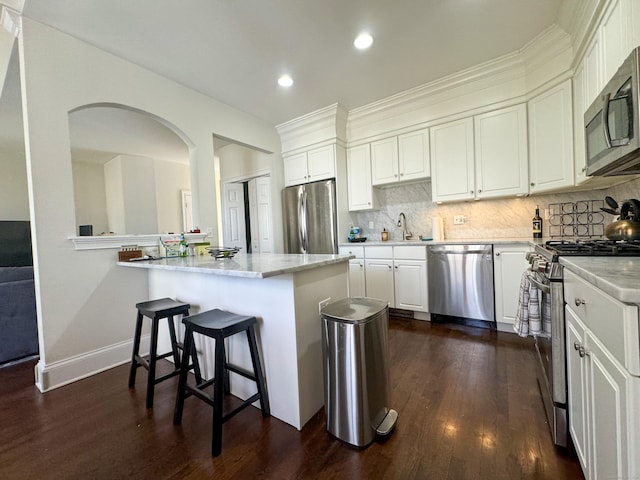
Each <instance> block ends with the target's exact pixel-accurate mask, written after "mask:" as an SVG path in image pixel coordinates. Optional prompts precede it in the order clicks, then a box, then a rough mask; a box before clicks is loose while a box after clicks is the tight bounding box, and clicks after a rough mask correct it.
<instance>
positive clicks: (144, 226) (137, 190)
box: [112, 155, 158, 235]
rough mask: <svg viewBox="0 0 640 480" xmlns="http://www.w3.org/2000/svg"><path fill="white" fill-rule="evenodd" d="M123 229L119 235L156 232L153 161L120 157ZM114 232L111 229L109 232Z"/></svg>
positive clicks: (156, 212)
mask: <svg viewBox="0 0 640 480" xmlns="http://www.w3.org/2000/svg"><path fill="white" fill-rule="evenodd" d="M119 158H120V161H121V168H122V196H123V198H124V230H121V231H115V232H116V233H119V234H124V233H127V234H134V235H144V234H146V233H158V207H157V206H156V174H155V168H154V161H153V159H152V158H146V157H139V156H132V155H120V156H119ZM112 230H113V229H112Z"/></svg>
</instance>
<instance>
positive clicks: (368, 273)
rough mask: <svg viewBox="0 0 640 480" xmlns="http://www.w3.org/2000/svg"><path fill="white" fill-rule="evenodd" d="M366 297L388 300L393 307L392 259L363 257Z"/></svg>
mask: <svg viewBox="0 0 640 480" xmlns="http://www.w3.org/2000/svg"><path fill="white" fill-rule="evenodd" d="M364 265H365V267H364V271H365V285H366V291H367V297H370V298H376V299H378V300H383V301H385V302H389V306H390V307H392V308H393V307H395V303H394V290H393V260H391V259H389V260H378V259H373V260H370V259H365V261H364Z"/></svg>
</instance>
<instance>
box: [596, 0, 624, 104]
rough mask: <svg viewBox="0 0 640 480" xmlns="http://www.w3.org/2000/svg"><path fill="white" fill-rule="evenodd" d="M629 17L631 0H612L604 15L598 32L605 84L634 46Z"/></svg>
mask: <svg viewBox="0 0 640 480" xmlns="http://www.w3.org/2000/svg"><path fill="white" fill-rule="evenodd" d="M629 17H630V5H629V0H615V1H612V2H611V3H610V4H609V6H608V8H607V10H606V11H605V12H604V15H603V17H602V22H601V23H600V28H599V32H598V34H599V41H600V48H601V49H602V70H603V72H602V73H603V75H602V77H603V78H602V80H603V86H604V84H606V83H607V82H608V81H609V79H610V78H611V77H613V74H614V73H616V71H617V70H618V67H620V65H621V64H622V62H623V61H624V59H625V58H627V55H629V53H630V52H631V48H632V47H633V45H632V44H631V41H630V39H629V37H630V36H629V32H628V25H627V19H628V18H629ZM593 98H595V97H593ZM593 98H592V100H593Z"/></svg>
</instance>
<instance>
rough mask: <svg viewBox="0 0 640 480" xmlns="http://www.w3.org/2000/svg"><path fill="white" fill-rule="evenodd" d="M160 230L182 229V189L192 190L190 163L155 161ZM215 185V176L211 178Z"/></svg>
mask: <svg viewBox="0 0 640 480" xmlns="http://www.w3.org/2000/svg"><path fill="white" fill-rule="evenodd" d="M154 170H155V184H156V205H157V210H158V222H157V224H158V232H159V233H168V232H173V233H177V232H181V231H182V190H191V178H190V176H189V165H185V164H182V163H177V162H168V161H165V160H155V161H154ZM211 184H212V185H213V178H211Z"/></svg>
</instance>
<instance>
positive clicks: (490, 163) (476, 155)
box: [430, 104, 528, 202]
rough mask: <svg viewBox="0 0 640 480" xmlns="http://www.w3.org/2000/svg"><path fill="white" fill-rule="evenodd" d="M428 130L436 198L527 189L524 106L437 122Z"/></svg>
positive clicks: (496, 194)
mask: <svg viewBox="0 0 640 480" xmlns="http://www.w3.org/2000/svg"><path fill="white" fill-rule="evenodd" d="M430 132H431V163H432V170H433V177H432V185H433V188H432V197H433V201H434V202H447V201H455V200H472V199H480V198H493V197H504V196H511V195H514V196H515V195H524V194H526V193H528V185H527V182H528V167H527V116H526V106H525V105H524V104H522V105H515V106H513V107H508V108H503V109H500V110H495V111H493V112H488V113H484V114H481V115H476V116H475V117H470V118H464V119H462V120H457V121H454V122H450V123H446V124H443V125H436V126H435V127H431V129H430ZM474 134H475V136H474Z"/></svg>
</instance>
